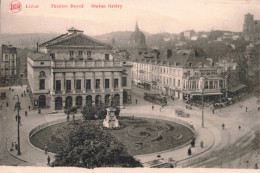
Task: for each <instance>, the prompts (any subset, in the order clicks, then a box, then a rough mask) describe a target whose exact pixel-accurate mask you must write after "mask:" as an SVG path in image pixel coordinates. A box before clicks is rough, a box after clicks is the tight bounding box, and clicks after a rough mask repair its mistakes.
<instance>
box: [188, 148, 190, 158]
mask: <svg viewBox="0 0 260 173" xmlns="http://www.w3.org/2000/svg"><path fill="white" fill-rule="evenodd" d="M188 155H189V156H190V155H191V148H189V149H188Z"/></svg>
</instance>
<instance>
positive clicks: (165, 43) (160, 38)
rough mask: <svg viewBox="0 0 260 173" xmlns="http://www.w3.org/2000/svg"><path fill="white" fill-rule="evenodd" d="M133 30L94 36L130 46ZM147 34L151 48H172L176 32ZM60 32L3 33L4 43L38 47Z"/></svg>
mask: <svg viewBox="0 0 260 173" xmlns="http://www.w3.org/2000/svg"><path fill="white" fill-rule="evenodd" d="M131 34H132V31H118V32H111V33H107V34H102V35H96V36H92V37H94V38H96V39H98V40H100V41H102V42H105V43H108V44H112V43H113V42H114V46H115V47H117V48H125V47H128V42H129V39H130V37H131ZM144 34H145V36H146V42H147V46H148V47H150V48H170V47H172V45H173V43H172V38H173V37H174V34H169V33H158V34H149V33H147V32H144ZM58 35H60V34H44V33H32V34H2V35H1V42H2V44H10V45H13V46H15V47H19V48H29V49H32V48H36V43H37V42H39V43H43V42H45V41H48V40H50V39H52V38H54V37H57V36H58Z"/></svg>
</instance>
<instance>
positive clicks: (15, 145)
mask: <svg viewBox="0 0 260 173" xmlns="http://www.w3.org/2000/svg"><path fill="white" fill-rule="evenodd" d="M14 148H15V150H18V145H17V143H16V142H15V144H14Z"/></svg>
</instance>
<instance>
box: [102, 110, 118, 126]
mask: <svg viewBox="0 0 260 173" xmlns="http://www.w3.org/2000/svg"><path fill="white" fill-rule="evenodd" d="M115 110H116V109H114V108H112V107H109V108H107V115H106V118H105V119H104V121H103V126H104V127H106V128H109V129H114V128H118V127H120V125H119V122H118V120H117V118H116V115H115Z"/></svg>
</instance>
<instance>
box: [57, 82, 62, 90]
mask: <svg viewBox="0 0 260 173" xmlns="http://www.w3.org/2000/svg"><path fill="white" fill-rule="evenodd" d="M56 91H61V80H56Z"/></svg>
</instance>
